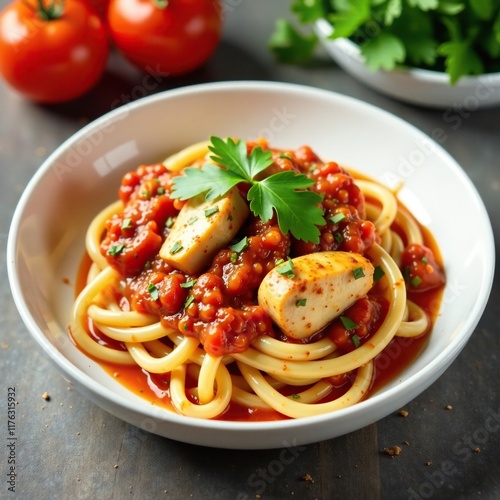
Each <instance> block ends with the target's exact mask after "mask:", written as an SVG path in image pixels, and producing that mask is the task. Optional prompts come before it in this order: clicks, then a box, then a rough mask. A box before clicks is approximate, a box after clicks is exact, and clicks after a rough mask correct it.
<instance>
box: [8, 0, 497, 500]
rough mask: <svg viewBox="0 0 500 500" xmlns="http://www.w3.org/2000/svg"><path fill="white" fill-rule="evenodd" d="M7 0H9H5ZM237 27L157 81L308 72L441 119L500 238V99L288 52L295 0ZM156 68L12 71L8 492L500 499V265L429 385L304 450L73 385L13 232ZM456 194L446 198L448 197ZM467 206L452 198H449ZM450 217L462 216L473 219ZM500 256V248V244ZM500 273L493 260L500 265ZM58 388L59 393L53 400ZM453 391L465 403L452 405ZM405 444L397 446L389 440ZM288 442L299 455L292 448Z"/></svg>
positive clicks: (238, 17)
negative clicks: (15, 288)
mask: <svg viewBox="0 0 500 500" xmlns="http://www.w3.org/2000/svg"><path fill="white" fill-rule="evenodd" d="M6 3H7V0H1V1H0V5H5V4H6ZM223 3H224V4H225V5H226V14H225V19H224V22H225V28H224V37H223V41H222V43H221V45H220V46H219V48H218V49H217V51H216V53H215V54H214V56H213V58H212V59H211V60H210V61H209V62H208V63H207V64H206V65H205V66H204V67H203V68H202V69H200V70H198V71H196V72H195V73H193V74H191V75H189V76H186V77H183V78H179V79H176V80H175V81H174V80H172V81H168V82H164V83H162V84H161V85H160V84H159V85H158V87H157V88H155V89H153V90H152V92H158V91H163V90H168V89H169V88H174V87H178V86H182V85H189V84H193V83H199V82H207V81H222V80H247V79H251V80H273V81H285V82H295V83H301V84H306V85H311V86H314V87H319V88H323V89H328V90H331V91H335V92H338V93H341V94H345V95H349V96H353V97H355V98H359V99H361V100H363V101H366V102H369V103H372V104H375V105H376V106H379V107H380V108H383V109H385V110H387V111H389V112H391V113H393V114H395V115H397V116H399V117H401V118H403V119H404V120H406V121H408V122H410V123H411V124H413V125H415V126H416V127H418V128H419V129H420V130H422V131H423V132H425V133H428V134H430V133H431V131H432V130H433V129H435V128H436V127H441V128H443V129H444V130H445V131H446V132H447V133H448V138H447V140H446V141H445V142H444V143H443V146H444V148H445V149H446V150H447V151H448V152H449V153H450V154H451V155H452V156H453V157H454V158H455V159H456V160H457V161H458V162H459V163H460V164H461V166H462V167H463V169H464V170H465V171H466V173H467V174H468V176H469V177H470V179H471V180H472V182H473V183H474V184H475V186H476V187H477V189H478V191H479V192H480V194H481V196H482V198H483V200H484V203H485V205H486V207H487V210H488V212H489V214H490V217H491V220H492V225H493V229H494V232H495V242H496V244H497V245H498V243H499V241H498V240H499V238H500V202H499V197H500V159H499V158H500V120H499V116H500V108H497V109H487V110H477V111H473V112H470V113H463V115H462V116H461V118H460V123H459V124H458V125H459V126H457V122H456V121H455V122H453V123H450V122H449V120H448V121H447V120H446V116H445V114H444V113H445V111H444V110H429V109H424V108H420V107H416V106H411V105H407V104H403V103H401V102H397V101H394V100H392V99H389V98H387V97H384V96H382V95H379V94H377V93H375V92H373V91H372V90H369V89H368V88H366V87H365V86H363V85H362V84H360V83H358V82H356V81H355V80H353V79H352V78H350V77H349V76H348V75H346V74H345V73H344V72H343V71H341V70H340V69H339V68H338V67H336V66H335V64H334V63H332V62H331V61H329V60H328V59H327V58H322V57H321V54H320V58H319V61H318V62H317V63H316V64H313V65H311V66H309V67H307V68H303V67H294V66H286V65H277V64H276V63H275V62H274V60H273V58H272V56H271V54H270V53H269V51H268V49H267V46H266V43H267V39H268V37H269V35H270V33H271V31H272V29H273V26H274V20H275V19H276V17H278V16H281V15H287V13H288V8H289V2H287V1H283V0H280V1H277V0H275V1H273V2H266V1H265V0H259V1H256V0H254V1H253V2H252V1H250V0H231V1H229V0H228V1H226V2H223ZM141 78H142V76H141V74H140V73H138V72H136V71H135V70H133V69H132V68H130V67H129V66H127V65H126V64H125V63H123V62H122V61H121V59H120V58H118V57H116V55H114V56H112V59H111V62H110V65H109V70H108V72H107V73H106V75H105V77H104V78H103V80H102V82H101V83H100V84H99V86H98V87H97V88H96V89H95V90H93V91H92V92H91V93H90V94H88V95H87V96H85V97H84V98H81V99H79V100H77V101H75V102H73V103H70V104H66V105H57V106H50V107H49V106H37V105H34V104H31V103H29V102H28V101H26V100H23V99H22V98H20V97H19V96H17V95H16V94H15V93H14V92H12V91H11V90H10V89H8V88H7V87H6V86H5V85H4V84H3V83H0V179H1V181H0V259H1V265H0V300H1V303H2V311H3V312H2V315H1V323H0V324H1V328H0V343H1V348H0V380H1V385H2V395H1V398H2V399H1V403H0V408H1V409H2V410H1V412H0V415H1V417H2V420H1V424H0V472H1V474H0V478H1V479H0V498H22V499H45V498H47V499H66V498H68V499H71V498H89V499H101V498H106V499H107V498H117V499H121V498H130V499H139V498H144V499H149V498H183V499H184V498H195V499H196V498H198V499H205V498H214V499H215V498H217V499H219V498H220V499H253V498H268V499H278V498H279V499H281V498H318V499H331V498H339V499H358V498H360V499H361V498H366V499H377V498H389V499H390V498H396V499H399V498H412V499H419V498H464V499H469V498H482V499H493V498H500V391H499V386H500V382H499V381H500V363H499V354H498V353H499V350H500V306H499V303H500V275H499V273H498V271H497V272H495V281H494V285H493V290H492V294H491V297H490V301H489V303H488V306H487V308H486V310H485V312H484V315H483V317H482V319H481V321H480V323H479V325H478V326H477V328H476V331H475V332H474V334H473V336H472V338H471V340H470V342H469V343H468V344H467V346H466V347H465V349H464V350H463V352H462V353H461V354H460V356H459V357H458V359H457V360H456V361H455V362H454V363H453V365H452V366H451V367H450V368H449V369H448V370H447V371H446V372H445V374H444V375H443V376H442V377H441V378H439V380H438V381H437V382H435V383H434V384H433V385H432V386H431V387H430V388H429V389H428V390H426V391H425V392H424V393H423V394H421V395H420V396H419V397H418V398H416V399H415V400H414V401H412V402H411V403H410V404H408V405H407V406H406V407H405V408H406V410H407V411H408V412H409V414H408V416H407V417H406V418H402V417H401V416H400V415H399V414H398V413H395V414H392V415H389V416H388V417H386V418H385V419H383V420H381V421H379V422H378V423H376V424H373V425H371V426H369V427H366V428H364V429H361V430H359V431H357V432H353V433H351V434H349V435H346V436H342V437H339V438H336V439H332V440H329V441H325V442H321V443H317V444H311V445H308V446H304V447H301V448H300V450H299V449H297V450H294V453H293V455H290V457H292V456H293V460H291V459H288V458H287V460H284V459H283V457H284V456H285V455H284V452H283V450H279V449H278V450H267V451H230V450H219V449H209V448H203V447H198V446H194V445H188V444H183V443H179V442H175V441H171V440H168V439H165V438H161V437H158V436H155V435H152V434H148V433H147V432H145V431H143V430H141V429H138V428H135V427H133V426H131V425H128V424H126V423H124V422H122V421H120V420H118V419H116V418H114V417H112V416H111V415H109V414H107V413H105V412H104V411H102V410H101V409H100V408H98V407H96V406H94V405H93V404H92V403H90V402H89V401H87V400H86V399H85V398H84V397H83V396H81V395H80V394H78V393H77V392H76V391H74V390H72V389H71V388H70V387H68V384H67V383H66V382H65V380H64V379H63V378H62V377H61V375H60V374H59V373H58V372H57V371H56V369H55V368H53V367H52V365H50V364H49V362H48V361H46V360H45V359H44V358H43V357H42V356H41V355H40V354H39V353H38V350H37V349H36V347H35V344H34V341H33V340H32V339H31V337H30V335H29V334H28V332H27V330H26V328H25V327H24V325H23V323H22V321H21V319H20V317H19V315H18V312H17V310H16V308H15V306H14V303H13V301H12V297H11V293H10V287H9V283H8V280H7V273H6V266H5V259H6V257H5V250H6V244H7V234H8V230H9V225H10V221H11V217H12V214H13V212H14V209H15V206H16V204H17V201H18V199H19V196H20V194H21V193H22V191H23V189H24V188H25V186H26V184H27V183H28V181H29V180H30V178H31V177H32V175H33V174H34V172H35V171H36V170H37V168H38V167H39V166H40V164H41V163H42V161H43V160H44V159H45V158H46V157H47V156H48V155H49V154H50V153H51V152H52V151H53V150H54V149H55V148H56V147H57V146H59V145H60V144H61V143H62V142H63V141H64V140H65V139H66V138H68V137H69V136H71V135H72V134H73V133H74V132H76V131H77V130H78V129H80V128H81V127H82V126H83V125H84V124H85V123H87V122H88V121H90V120H92V119H94V118H96V117H98V116H100V115H102V114H104V113H105V112H107V111H109V110H110V108H111V107H112V105H113V102H114V101H116V99H117V98H120V99H121V96H122V94H125V95H130V94H131V93H132V91H133V89H134V87H136V86H137V85H138V83H140V81H141ZM444 203H446V200H444ZM448 208H450V209H452V207H448ZM454 224H455V223H454V222H453V221H450V231H456V230H462V231H464V242H465V241H466V240H467V234H466V231H467V228H462V227H459V226H457V227H455V226H454ZM497 256H498V253H497ZM492 272H493V270H492ZM9 387H15V389H16V397H17V402H18V404H17V406H16V409H17V411H16V426H17V428H16V431H17V435H18V436H19V438H18V441H17V446H16V449H15V454H16V457H15V458H16V467H17V476H16V493H12V492H9V491H8V486H9V483H8V480H9V477H8V471H9V465H8V458H9V456H10V455H9V452H10V450H9V448H8V444H9V442H8V440H7V420H8V415H7V398H8V388H9ZM45 391H48V392H49V393H50V396H51V398H50V401H45V400H44V399H42V394H43V393H44V392H45ZM448 405H450V406H451V407H452V409H451V410H450V409H448V410H447V409H446V407H447V406H448ZM403 442H407V443H408V444H406V445H404V448H403V452H402V453H401V454H400V455H399V456H397V457H392V458H391V457H389V456H387V455H386V454H384V453H382V452H381V450H382V449H383V448H384V447H387V446H392V445H395V444H401V443H403ZM287 457H288V456H287Z"/></svg>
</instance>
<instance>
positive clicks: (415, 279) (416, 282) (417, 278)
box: [410, 276, 422, 287]
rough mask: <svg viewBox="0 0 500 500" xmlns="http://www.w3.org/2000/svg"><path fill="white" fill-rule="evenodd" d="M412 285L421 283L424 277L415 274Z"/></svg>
mask: <svg viewBox="0 0 500 500" xmlns="http://www.w3.org/2000/svg"><path fill="white" fill-rule="evenodd" d="M410 283H411V286H415V287H416V286H418V285H420V283H422V278H421V277H420V276H415V277H414V278H413V279H412V280H411V282H410Z"/></svg>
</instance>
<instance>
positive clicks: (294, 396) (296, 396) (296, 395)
mask: <svg viewBox="0 0 500 500" xmlns="http://www.w3.org/2000/svg"><path fill="white" fill-rule="evenodd" d="M290 397H291V398H292V399H300V394H292V395H291V396H290Z"/></svg>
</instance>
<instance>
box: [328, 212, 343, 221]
mask: <svg viewBox="0 0 500 500" xmlns="http://www.w3.org/2000/svg"><path fill="white" fill-rule="evenodd" d="M344 219H345V214H344V213H343V212H339V213H338V214H335V215H332V216H331V217H330V222H333V223H334V224H338V223H339V222H340V221H343V220H344Z"/></svg>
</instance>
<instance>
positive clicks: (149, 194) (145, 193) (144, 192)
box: [141, 189, 151, 198]
mask: <svg viewBox="0 0 500 500" xmlns="http://www.w3.org/2000/svg"><path fill="white" fill-rule="evenodd" d="M141 194H142V196H144V198H149V197H150V196H151V193H150V192H149V191H148V190H147V189H143V190H142V191H141Z"/></svg>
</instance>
